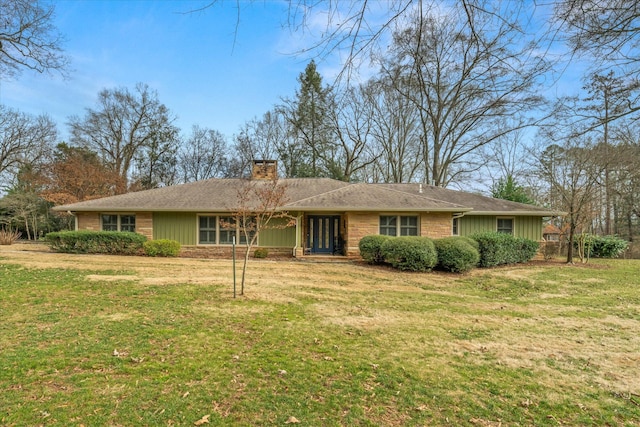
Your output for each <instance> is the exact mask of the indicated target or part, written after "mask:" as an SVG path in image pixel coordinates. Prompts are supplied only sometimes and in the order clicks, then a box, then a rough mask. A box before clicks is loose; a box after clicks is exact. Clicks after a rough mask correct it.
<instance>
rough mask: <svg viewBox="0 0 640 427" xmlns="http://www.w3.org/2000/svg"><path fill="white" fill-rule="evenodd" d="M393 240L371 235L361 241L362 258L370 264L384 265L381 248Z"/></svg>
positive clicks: (387, 237) (389, 237)
mask: <svg viewBox="0 0 640 427" xmlns="http://www.w3.org/2000/svg"><path fill="white" fill-rule="evenodd" d="M389 239H391V236H379V235H369V236H364V237H363V238H362V239H360V243H358V247H359V248H360V256H361V257H362V259H364V260H365V261H367V262H368V263H369V264H383V263H384V257H383V256H382V252H381V250H380V248H381V247H382V244H383V243H384V242H386V241H387V240H389Z"/></svg>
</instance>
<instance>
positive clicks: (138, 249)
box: [45, 231, 180, 256]
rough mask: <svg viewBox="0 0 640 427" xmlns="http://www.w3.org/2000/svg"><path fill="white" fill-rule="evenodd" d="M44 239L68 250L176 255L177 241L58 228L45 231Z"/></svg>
mask: <svg viewBox="0 0 640 427" xmlns="http://www.w3.org/2000/svg"><path fill="white" fill-rule="evenodd" d="M45 242H46V243H47V244H48V245H49V247H50V248H51V250H53V251H56V252H64V253H72V254H111V255H141V254H146V255H149V256H177V255H178V254H179V252H180V243H179V242H176V241H174V240H165V239H160V240H150V241H147V238H146V237H145V236H143V235H142V234H138V233H132V232H120V231H59V232H55V233H48V234H47V235H46V236H45Z"/></svg>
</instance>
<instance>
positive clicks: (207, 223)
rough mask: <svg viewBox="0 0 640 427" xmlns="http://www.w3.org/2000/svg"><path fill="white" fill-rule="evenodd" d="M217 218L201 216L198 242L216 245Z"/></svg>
mask: <svg viewBox="0 0 640 427" xmlns="http://www.w3.org/2000/svg"><path fill="white" fill-rule="evenodd" d="M217 220H218V217H216V216H201V217H200V221H199V222H200V224H199V227H198V228H199V229H198V233H199V236H198V241H199V242H200V243H202V244H209V245H215V244H216V223H217Z"/></svg>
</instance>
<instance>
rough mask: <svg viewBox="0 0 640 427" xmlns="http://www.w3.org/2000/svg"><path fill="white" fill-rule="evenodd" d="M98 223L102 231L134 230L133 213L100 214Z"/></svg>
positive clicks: (134, 220) (134, 217)
mask: <svg viewBox="0 0 640 427" xmlns="http://www.w3.org/2000/svg"><path fill="white" fill-rule="evenodd" d="M100 223H101V229H102V231H130V232H132V233H134V232H135V231H136V216H135V215H118V214H102V215H100Z"/></svg>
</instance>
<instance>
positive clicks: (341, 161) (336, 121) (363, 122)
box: [324, 86, 376, 182]
mask: <svg viewBox="0 0 640 427" xmlns="http://www.w3.org/2000/svg"><path fill="white" fill-rule="evenodd" d="M366 91H367V89H366V88H365V87H364V86H358V87H350V88H347V89H346V90H345V91H344V92H342V93H341V94H340V96H339V97H338V98H337V99H335V100H334V104H333V105H334V106H333V108H329V111H328V113H327V119H328V122H329V125H330V131H331V134H330V135H332V136H333V138H330V141H331V142H330V144H329V153H330V156H327V155H326V154H325V155H324V157H325V158H327V157H328V158H327V161H326V163H327V166H328V168H329V170H330V171H331V173H330V175H331V176H332V177H334V178H338V179H341V180H343V181H347V182H348V181H351V180H352V179H353V178H354V175H355V174H357V172H358V171H360V170H362V169H364V168H366V167H368V166H369V165H371V164H372V163H374V162H375V161H376V156H375V155H374V154H373V153H372V152H371V151H370V150H369V149H368V148H369V147H370V145H371V142H372V135H371V134H372V132H373V108H372V105H371V104H369V103H368V102H367V93H366Z"/></svg>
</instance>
